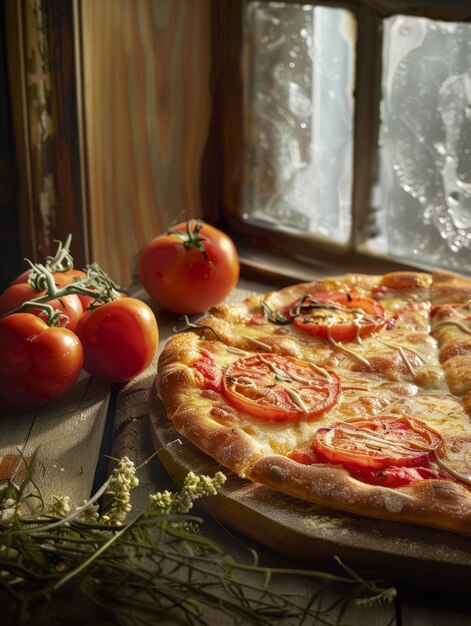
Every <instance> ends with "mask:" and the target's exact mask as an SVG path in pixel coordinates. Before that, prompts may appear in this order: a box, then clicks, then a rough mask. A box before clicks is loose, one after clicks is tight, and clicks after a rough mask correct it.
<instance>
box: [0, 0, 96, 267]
mask: <svg viewBox="0 0 471 626" xmlns="http://www.w3.org/2000/svg"><path fill="white" fill-rule="evenodd" d="M5 18H6V37H7V50H8V54H7V61H8V73H9V76H10V85H9V87H10V93H9V97H10V105H11V106H10V109H11V115H12V135H13V139H12V141H13V143H14V148H15V160H16V170H15V175H16V181H15V182H16V193H17V207H18V226H17V232H16V233H13V232H10V236H11V237H15V236H17V237H18V239H19V242H20V248H21V255H22V257H27V258H29V259H31V260H33V261H41V262H42V261H44V259H45V257H46V255H49V254H51V253H52V252H54V251H55V249H56V244H55V241H54V240H56V239H65V238H66V236H67V235H68V234H69V233H70V232H73V233H74V254H75V257H76V261H77V263H78V264H79V265H83V262H84V260H85V247H86V242H85V233H84V225H83V214H82V205H81V187H80V177H81V171H80V166H79V151H78V145H79V140H78V126H77V109H76V102H77V100H76V80H75V79H76V76H75V69H74V48H73V36H72V30H73V20H72V0H64V1H63V2H60V3H57V2H54V0H40V1H37V2H27V1H24V0H10V1H9V2H6V3H5ZM11 278H13V277H11Z"/></svg>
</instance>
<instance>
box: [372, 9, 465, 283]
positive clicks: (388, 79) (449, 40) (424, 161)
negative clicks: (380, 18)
mask: <svg viewBox="0 0 471 626" xmlns="http://www.w3.org/2000/svg"><path fill="white" fill-rule="evenodd" d="M384 25H385V31H384V32H385V43H384V51H383V52H384V57H383V66H384V77H383V103H382V105H383V106H382V119H383V127H382V132H381V141H380V158H381V167H380V184H379V186H378V189H377V190H376V192H377V193H376V194H375V204H376V207H377V209H378V215H377V226H378V232H377V233H376V237H375V238H374V239H373V241H372V242H370V246H369V247H370V248H373V249H377V250H380V251H384V250H388V252H389V253H390V254H392V255H395V256H398V257H401V258H405V259H409V260H413V261H415V262H417V263H418V264H424V265H438V266H442V267H448V268H452V269H459V270H461V271H468V272H469V271H471V25H469V24H459V23H449V22H438V21H433V20H429V19H425V18H417V17H406V16H402V15H399V16H394V17H391V18H389V19H387V20H385V24H384Z"/></svg>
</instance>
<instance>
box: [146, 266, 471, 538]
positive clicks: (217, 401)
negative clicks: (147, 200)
mask: <svg viewBox="0 0 471 626" xmlns="http://www.w3.org/2000/svg"><path fill="white" fill-rule="evenodd" d="M435 276H437V281H438V282H437V285H436V286H435V287H434V286H433V285H432V276H431V275H430V274H425V273H422V272H393V273H391V274H387V275H384V276H368V275H363V274H358V275H355V274H347V275H346V276H339V277H334V278H324V279H322V280H318V281H314V282H312V283H303V284H298V285H293V286H292V287H287V288H285V289H282V290H280V291H278V292H270V293H268V294H266V296H264V301H265V302H266V303H268V304H269V306H270V307H272V308H273V309H277V308H280V307H284V306H287V305H289V304H291V303H292V302H293V301H294V300H296V299H297V298H299V297H300V296H301V295H303V294H304V293H314V292H316V291H324V292H326V291H333V290H335V291H338V290H340V291H354V292H356V293H359V294H364V295H370V294H372V293H374V294H375V297H376V296H377V299H378V300H379V301H380V302H381V304H383V305H384V307H385V309H387V310H388V314H389V315H394V313H395V311H398V310H399V311H400V312H401V320H402V321H400V322H398V323H397V325H395V324H392V325H391V326H390V327H389V328H388V333H387V338H388V341H389V342H390V344H391V345H389V346H388V345H387V342H386V343H385V342H384V341H383V343H381V341H378V338H381V336H382V335H381V334H379V335H378V337H371V338H370V337H365V338H364V339H363V341H362V342H361V343H360V344H356V345H355V346H350V348H353V349H354V350H355V351H356V352H357V353H358V355H359V356H360V359H356V358H352V357H351V355H349V353H348V350H347V352H345V351H342V350H341V349H337V348H336V347H335V346H332V345H330V344H329V343H328V342H326V341H325V340H323V339H319V338H318V337H312V336H307V335H306V334H305V333H303V332H302V331H298V330H297V329H293V328H291V327H290V328H289V330H288V329H286V328H285V327H284V326H281V327H276V325H274V324H272V323H270V322H268V321H267V320H265V319H264V318H263V315H262V314H261V307H260V297H259V296H253V297H250V298H248V299H247V300H245V301H244V302H243V303H241V304H238V305H231V306H219V307H215V308H213V309H211V311H210V313H209V314H208V315H207V316H205V317H204V318H202V319H201V320H199V323H200V324H201V325H203V326H208V327H210V328H212V329H213V330H214V331H215V332H212V331H211V330H207V329H202V330H200V331H197V334H196V333H193V332H190V333H182V334H181V335H177V336H175V337H173V338H172V339H170V341H169V342H168V343H167V345H166V346H165V348H164V350H163V352H162V355H161V357H160V359H159V369H158V376H157V386H158V392H159V395H160V396H161V398H162V400H163V403H164V405H165V407H166V410H167V413H168V415H169V417H170V419H171V420H172V422H173V423H174V425H175V427H176V429H177V430H178V432H180V433H181V434H182V435H183V436H186V437H187V438H188V439H189V440H191V441H192V442H193V443H194V444H196V445H197V446H198V447H199V448H200V449H201V450H203V451H204V452H206V453H207V454H209V455H210V456H211V457H213V458H214V459H216V460H217V461H218V462H219V463H221V464H222V465H223V466H225V467H226V468H228V469H230V470H233V471H234V472H236V473H238V474H239V475H240V476H243V477H244V476H245V477H248V478H249V479H250V480H252V481H254V482H260V483H261V484H264V485H267V486H269V487H272V488H274V489H277V490H279V491H283V492H285V493H288V494H290V495H293V496H297V497H300V498H303V499H306V500H309V501H312V502H316V503H319V504H323V505H328V506H332V507H334V508H339V509H342V510H345V511H350V512H353V513H357V514H360V515H365V516H369V517H375V518H380V519H388V520H396V521H406V522H412V523H416V524H422V525H426V526H431V527H436V528H442V529H447V530H451V531H455V532H459V533H463V534H471V492H470V487H468V486H466V485H465V483H459V482H455V481H452V480H442V479H426V480H421V481H417V482H415V483H412V484H410V485H408V486H404V487H399V488H394V489H391V488H387V487H382V486H378V485H372V484H367V483H364V482H361V481H360V480H357V479H355V478H353V477H352V476H351V475H350V474H349V473H348V472H347V471H346V470H345V469H343V468H341V467H339V466H334V465H320V464H319V465H304V464H302V463H297V462H295V461H293V460H291V459H289V458H288V457H287V456H285V454H286V445H287V444H286V443H284V444H283V445H280V448H279V449H278V448H277V447H276V445H274V444H270V446H271V447H270V446H268V445H267V443H266V441H265V442H262V441H261V440H260V439H258V438H257V432H258V431H257V429H256V428H253V429H251V428H250V424H249V425H247V423H248V422H247V420H248V419H249V418H247V417H246V418H244V419H245V423H243V420H242V419H241V416H240V414H238V413H237V411H236V409H235V408H234V407H233V406H232V405H231V404H230V403H229V402H228V401H227V400H226V399H225V398H224V397H223V395H222V394H221V393H220V392H218V391H213V390H211V389H208V388H205V386H204V380H203V376H202V374H200V372H199V371H198V370H197V369H195V368H194V367H193V364H194V363H195V362H196V361H197V360H198V359H199V358H200V357H201V348H202V347H203V351H204V350H205V349H206V350H207V349H209V351H210V352H212V353H214V354H215V355H221V354H222V353H223V352H224V354H225V355H226V356H225V358H226V359H227V352H225V350H226V349H225V348H224V345H227V346H230V347H233V348H236V349H238V350H246V351H250V352H252V353H253V352H274V353H277V354H284V355H290V356H294V357H296V358H298V359H303V358H304V359H306V358H307V356H306V355H308V356H311V357H312V358H309V359H308V360H311V361H313V362H315V363H317V364H320V365H323V366H327V367H330V368H332V369H334V370H335V368H336V367H338V368H343V369H344V371H345V372H349V373H350V374H349V375H350V376H351V375H352V373H353V374H355V375H356V374H358V376H360V378H361V377H362V376H363V374H364V375H365V381H366V382H365V384H366V385H367V384H368V380H369V379H368V375H369V376H370V377H371V376H375V375H376V376H381V377H382V380H384V381H385V383H384V384H385V385H391V383H390V382H389V383H388V382H387V381H391V380H393V381H398V384H401V385H409V386H410V387H411V388H412V387H414V386H418V387H419V388H421V389H422V390H426V389H428V388H430V389H437V390H441V391H440V393H442V394H443V395H445V396H447V393H448V392H447V391H446V386H445V383H444V382H443V374H445V376H446V380H447V382H448V385H449V387H450V390H451V392H452V393H453V394H456V395H458V396H462V407H464V409H465V410H466V411H467V412H468V415H471V336H470V335H469V333H468V332H467V331H466V330H463V328H462V327H460V325H459V324H463V323H465V322H466V323H468V322H467V321H466V319H465V318H466V316H467V315H468V313H467V312H466V311H464V310H461V309H460V310H459V312H458V315H459V319H458V321H459V324H458V325H457V324H450V323H448V322H449V321H450V320H451V321H453V320H454V321H456V319H457V318H456V315H457V310H458V309H457V308H456V307H442V308H440V309H437V310H436V311H435V317H434V324H435V328H434V331H433V335H431V334H430V331H429V308H427V306H426V303H427V302H428V303H430V297H431V293H433V294H434V297H435V298H436V300H437V302H439V301H440V299H442V303H443V302H446V301H444V300H443V298H444V297H445V295H444V294H449V297H453V298H457V299H458V300H453V302H455V301H458V302H463V301H465V300H466V294H468V295H469V294H471V281H468V280H467V279H463V278H462V277H457V276H456V275H452V274H449V273H445V272H439V273H435V274H434V277H435ZM372 290H374V291H372ZM450 294H451V295H450ZM409 302H410V303H412V304H413V306H411V307H410V308H407V306H406V305H407V303H409ZM417 303H423V304H417ZM405 306H406V309H405V312H404V313H403V307H405ZM428 306H429V305H428ZM408 316H409V317H408ZM443 322H446V323H445V324H443ZM200 338H201V339H200ZM219 340H221V341H219ZM437 342H438V347H439V349H440V361H441V365H440V362H439V359H438V348H437ZM394 344H396V347H394ZM397 344H399V345H402V347H403V349H402V353H401V351H398V350H397ZM221 351H222V352H221ZM309 351H311V352H309ZM361 359H364V360H363V361H362V360H361ZM365 360H366V362H365ZM385 389H386V387H385ZM411 393H412V392H411ZM438 397H439V394H438V392H437V398H438ZM447 398H449V402H450V403H453V402H454V403H455V405H456V407H457V408H456V411H457V412H459V411H458V409H459V410H461V412H462V415H463V418H462V420H466V415H464V413H463V409H460V405H459V399H453V398H451V396H449V394H448V396H447ZM373 400H374V399H371V398H370V404H371V402H372V401H373ZM365 406H367V405H365ZM424 406H427V405H426V404H424ZM365 410H368V409H366V408H365ZM374 410H375V411H377V410H380V409H374ZM453 410H455V409H453ZM447 414H448V413H447V411H445V410H444V411H443V415H445V417H443V415H442V414H441V416H440V419H441V420H443V419H448V418H446V415H447ZM347 417H348V416H347ZM426 417H427V416H426V415H424V419H426ZM450 419H451V417H450ZM460 419H461V418H460ZM432 421H433V420H432ZM455 421H456V420H455ZM461 423H464V422H463V421H462V422H460V424H461ZM440 424H441V427H443V424H442V422H440ZM460 428H461V426H460ZM445 430H446V429H445ZM282 432H283V431H282V429H280V430H279V431H278V434H276V433H275V434H274V435H273V437H274V438H276V437H279V436H280V433H281V434H282ZM458 438H459V437H458ZM464 438H465V440H466V442H467V443H468V440H469V441H471V426H470V427H469V430H467V431H466V432H465V433H464ZM466 445H467V444H466ZM470 445H471V444H470ZM273 451H275V453H273ZM280 451H281V452H282V453H281V454H278V453H277V452H280ZM456 454H457V458H460V454H461V452H459V451H458V453H456ZM459 467H463V468H464V469H465V471H467V464H466V463H464V465H462V466H459ZM458 471H462V470H458ZM468 473H469V472H468Z"/></svg>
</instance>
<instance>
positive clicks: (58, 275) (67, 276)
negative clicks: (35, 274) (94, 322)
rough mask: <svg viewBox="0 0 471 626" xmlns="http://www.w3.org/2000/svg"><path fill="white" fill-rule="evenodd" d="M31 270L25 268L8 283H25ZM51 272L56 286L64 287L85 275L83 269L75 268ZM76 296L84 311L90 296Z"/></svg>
mask: <svg viewBox="0 0 471 626" xmlns="http://www.w3.org/2000/svg"><path fill="white" fill-rule="evenodd" d="M32 271H33V270H25V271H24V272H23V273H22V274H20V275H19V276H17V277H16V278H15V280H14V281H12V283H10V286H12V285H17V284H19V283H27V282H28V278H29V275H30V274H31V272H32ZM51 274H52V276H53V278H54V283H55V284H56V285H57V287H64V286H65V285H69V284H70V283H73V282H74V281H76V280H80V279H82V278H85V277H86V275H87V273H86V272H84V271H83V270H78V269H75V268H72V269H70V270H66V271H65V272H51ZM77 298H78V299H79V300H80V303H81V304H82V308H83V310H84V311H85V310H86V309H87V307H88V305H89V304H90V303H91V302H93V298H92V297H91V296H86V295H82V294H77Z"/></svg>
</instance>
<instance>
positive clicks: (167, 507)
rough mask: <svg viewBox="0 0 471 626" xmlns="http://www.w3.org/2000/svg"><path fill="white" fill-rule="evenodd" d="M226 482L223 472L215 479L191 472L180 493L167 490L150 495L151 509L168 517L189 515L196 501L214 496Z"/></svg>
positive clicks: (218, 473) (215, 476)
mask: <svg viewBox="0 0 471 626" xmlns="http://www.w3.org/2000/svg"><path fill="white" fill-rule="evenodd" d="M225 482H226V477H225V476H224V474H223V473H222V472H217V473H216V474H215V475H214V476H213V478H211V477H209V476H204V475H202V476H196V474H194V473H193V472H189V473H188V474H187V475H186V477H185V480H184V481H183V486H182V488H181V489H180V491H179V492H177V493H171V492H170V491H167V490H165V491H162V492H160V491H159V492H158V493H155V494H152V495H150V496H149V500H150V508H151V510H154V511H158V512H159V513H165V514H166V515H171V514H178V513H188V511H189V510H190V509H191V508H192V507H193V503H194V501H195V500H197V499H198V498H201V497H203V496H214V495H215V494H216V493H217V491H218V489H219V488H220V487H221V486H222V485H223V484H224V483H225Z"/></svg>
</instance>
